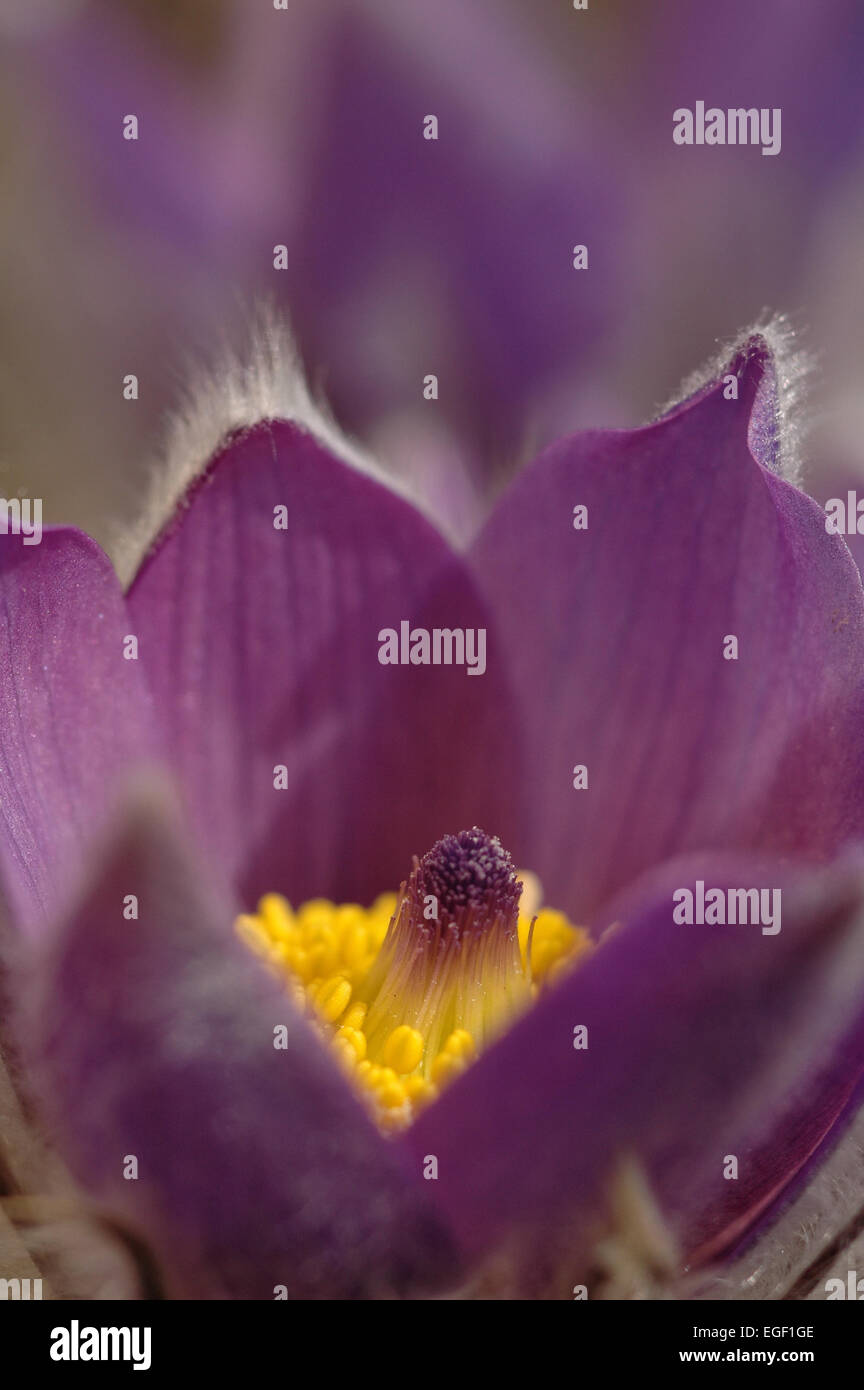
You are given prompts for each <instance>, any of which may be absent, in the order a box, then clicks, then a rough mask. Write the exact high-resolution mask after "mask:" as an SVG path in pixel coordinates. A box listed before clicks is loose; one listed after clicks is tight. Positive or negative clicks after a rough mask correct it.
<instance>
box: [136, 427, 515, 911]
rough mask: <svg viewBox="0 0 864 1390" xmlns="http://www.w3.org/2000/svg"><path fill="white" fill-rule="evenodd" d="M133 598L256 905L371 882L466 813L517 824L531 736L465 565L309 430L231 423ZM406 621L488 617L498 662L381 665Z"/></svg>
mask: <svg viewBox="0 0 864 1390" xmlns="http://www.w3.org/2000/svg"><path fill="white" fill-rule="evenodd" d="M282 506H284V507H285V508H287V523H286V524H287V529H284V530H277V529H275V528H274V509H275V508H277V507H282ZM129 604H130V608H131V611H132V613H133V614H134V618H135V623H136V627H137V630H138V631H139V633H140V636H141V649H142V654H143V656H144V659H145V660H146V662H147V672H148V675H149V676H150V678H151V681H152V683H153V687H154V690H155V693H156V698H157V705H158V708H159V711H160V715H161V717H162V719H163V721H164V724H165V726H166V728H167V730H168V738H169V743H170V747H171V750H172V753H173V755H174V757H175V759H176V765H177V770H178V773H179V775H180V776H181V778H182V779H183V781H184V783H185V786H186V789H187V792H188V798H189V803H190V807H191V811H192V815H193V820H194V824H195V827H196V829H197V831H198V832H199V835H200V837H201V841H202V843H203V844H206V845H207V846H208V847H209V850H210V852H211V853H212V854H213V856H214V858H215V860H216V862H217V863H218V864H219V866H220V867H223V868H224V869H225V870H227V872H228V873H229V874H230V875H231V877H232V880H233V882H234V883H235V885H239V891H240V893H241V895H242V897H243V900H244V901H245V902H246V903H247V904H251V903H252V902H254V901H255V900H256V898H257V897H258V896H259V895H260V894H261V893H263V892H265V891H269V890H273V889H278V890H281V891H284V892H286V893H287V894H288V895H289V896H291V897H292V898H293V900H294V901H300V900H302V899H304V898H309V897H314V896H316V895H317V894H324V895H325V896H327V897H330V898H335V899H341V900H343V901H349V900H357V901H360V902H364V901H371V900H372V899H373V898H375V897H376V896H377V895H378V894H379V893H380V892H382V891H383V890H384V889H387V888H390V887H395V886H396V885H398V883H399V882H400V881H401V879H402V878H403V877H404V875H405V873H406V872H407V871H408V869H409V868H410V864H411V857H412V855H414V854H422V853H423V852H424V851H425V850H426V849H427V848H428V847H429V846H430V845H431V844H432V843H433V842H434V841H435V840H436V839H437V838H439V837H440V836H441V835H442V834H444V833H446V832H447V831H449V830H452V828H453V826H454V825H456V826H461V825H472V824H474V823H475V822H477V823H479V824H487V823H488V824H491V825H493V826H494V827H495V830H496V831H498V832H499V833H500V834H501V835H506V834H508V832H509V830H510V828H511V824H510V822H511V819H512V816H513V814H514V811H515V806H516V798H515V796H514V794H513V792H514V786H515V776H516V771H517V749H516V745H515V739H514V736H513V732H512V727H511V723H510V718H509V714H508V710H509V705H508V700H507V697H506V692H505V690H504V687H503V680H502V663H501V659H500V652H499V650H498V648H497V646H496V643H495V639H494V635H493V633H492V631H491V623H490V622H489V619H488V616H487V614H486V611H485V608H484V606H483V605H482V603H480V602H479V601H478V599H477V597H476V595H475V593H474V588H473V584H472V581H471V579H470V578H469V576H468V573H467V571H466V569H465V567H464V566H463V564H462V562H461V561H460V560H459V559H458V558H457V557H455V556H454V555H453V554H452V552H451V551H450V550H449V549H448V547H447V546H446V545H445V543H444V542H443V541H442V539H441V538H440V536H439V535H438V534H437V533H436V532H435V531H434V530H433V529H432V527H431V526H430V525H429V523H428V522H426V521H425V520H424V519H423V518H422V517H421V516H420V515H419V513H418V512H417V511H416V510H415V509H414V508H412V507H411V506H410V505H409V504H408V503H407V502H404V501H403V500H402V499H401V498H399V497H397V496H396V495H395V494H394V493H392V492H391V491H389V490H388V489H387V488H386V487H383V486H381V485H380V484H379V483H377V482H375V481H373V480H372V479H370V478H369V477H366V476H363V475H362V474H360V473H359V472H357V471H356V470H355V469H354V468H352V467H350V466H349V465H347V464H344V463H342V462H340V461H339V460H337V459H336V458H334V457H332V456H331V455H329V454H328V453H327V452H326V451H325V449H324V448H323V447H322V446H321V445H320V444H318V443H317V442H316V441H315V440H314V439H313V438H312V437H311V436H310V435H307V434H304V433H303V432H301V431H300V430H299V429H297V428H296V427H294V426H292V425H289V424H287V423H285V422H284V421H283V422H280V421H276V422H271V423H268V424H262V425H261V426H259V427H258V428H256V429H254V430H252V431H249V432H247V433H246V434H245V435H237V436H235V437H234V438H233V439H232V440H231V441H229V443H228V444H227V445H226V447H225V448H224V450H223V451H222V453H221V454H220V455H219V457H218V458H217V459H216V460H215V462H214V463H213V464H212V466H211V468H210V469H209V470H208V473H207V474H206V475H205V477H204V478H203V479H202V480H201V482H200V483H199V484H198V485H197V486H195V487H193V489H192V491H191V492H190V494H189V498H188V505H187V506H186V507H185V508H184V509H182V510H181V512H180V514H179V518H178V519H177V520H176V522H175V524H174V526H173V528H171V529H170V530H169V532H168V534H167V535H166V537H165V538H163V540H162V541H161V542H160V543H159V545H158V546H157V548H156V550H155V553H154V554H153V555H152V556H151V557H150V558H149V559H147V560H145V562H144V564H143V566H142V568H141V571H140V573H139V575H138V578H137V579H136V581H135V583H134V585H133V587H132V589H131V592H130V595H129ZM402 620H408V621H410V622H411V624H412V626H417V627H425V628H432V627H434V626H446V627H450V628H453V627H469V628H470V627H487V626H488V628H489V635H488V650H487V663H488V668H487V670H486V673H485V675H483V676H480V677H471V676H469V675H468V674H467V671H466V668H465V667H464V666H462V667H459V666H404V667H402V666H399V667H395V666H382V665H381V664H380V663H379V660H378V653H379V639H378V634H379V631H380V630H382V629H384V628H394V629H396V630H397V631H398V629H399V626H400V622H401V621H402ZM277 766H281V767H285V768H286V769H287V778H288V786H287V788H286V789H278V790H277V789H276V788H274V768H276V767H277ZM502 818H503V820H504V821H505V822H506V823H505V824H502V823H501V822H502ZM499 827H500V830H499Z"/></svg>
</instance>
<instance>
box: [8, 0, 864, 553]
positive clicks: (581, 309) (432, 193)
mask: <svg viewBox="0 0 864 1390" xmlns="http://www.w3.org/2000/svg"><path fill="white" fill-rule="evenodd" d="M0 35H2V40H3V53H2V60H0V62H2V74H3V84H2V85H3V93H4V95H3V97H2V100H0V157H2V179H3V184H2V188H3V197H2V201H0V246H2V270H0V488H2V489H4V490H5V491H6V493H7V495H8V494H9V493H14V492H16V491H18V490H26V491H27V492H28V493H30V494H41V495H42V496H43V498H44V502H45V512H46V517H47V518H48V519H49V520H59V519H63V520H65V521H70V522H74V523H77V524H80V525H82V526H84V527H86V528H87V529H89V530H90V531H91V532H92V533H93V534H95V535H96V536H97V538H99V539H101V540H103V541H104V540H105V539H106V537H107V536H108V535H109V534H110V528H111V525H112V523H114V522H116V521H118V520H122V519H124V518H126V517H129V516H130V515H132V514H133V512H134V506H135V492H136V484H137V483H139V482H140V479H141V475H142V471H143V469H144V468H145V467H146V465H147V462H148V460H149V459H150V457H151V456H152V454H153V452H154V449H155V448H156V445H157V441H158V438H159V431H160V422H161V418H162V416H163V415H164V413H165V412H166V411H167V410H168V409H169V408H170V407H171V406H172V404H173V403H174V402H175V400H176V398H177V394H178V385H179V383H180V381H181V380H182V377H183V374H184V372H185V369H186V366H187V362H188V359H189V358H190V356H191V357H193V358H195V357H197V356H200V355H201V354H206V353H207V352H208V351H209V350H210V349H212V347H213V346H214V341H215V340H217V339H218V340H220V341H221V339H222V338H223V337H224V336H228V337H229V338H230V337H231V336H233V335H235V334H236V333H238V332H239V331H240V325H241V319H242V315H243V313H244V312H245V306H248V305H249V303H250V302H252V301H254V299H255V298H256V297H260V296H267V297H271V298H274V299H276V301H277V302H278V303H279V304H280V305H281V306H282V307H284V308H285V309H286V310H288V311H289V312H290V313H291V316H292V318H293V322H294V326H295V329H296V332H297V335H298V339H299V343H300V347H301V350H302V353H303V356H304V358H305V360H306V362H307V364H308V367H309V370H310V372H311V376H312V379H313V382H314V383H315V384H316V386H317V387H318V389H319V390H320V391H321V392H322V394H324V395H325V396H326V397H327V398H328V399H329V400H330V401H331V402H332V405H333V408H334V410H335V412H336V414H337V416H338V417H339V419H340V421H341V422H342V423H343V424H344V425H345V426H346V427H347V428H349V429H350V430H353V431H354V432H355V433H356V434H357V435H358V436H359V437H360V438H361V439H362V440H363V441H364V442H365V443H366V444H367V445H368V446H369V447H370V448H372V449H373V450H374V451H375V452H376V453H377V454H378V455H379V456H380V457H381V458H382V460H383V461H384V462H385V463H386V464H387V465H389V466H390V467H392V468H394V469H398V470H399V471H401V472H402V473H404V474H406V475H407V476H409V477H410V478H411V479H412V481H413V483H414V486H415V487H416V488H417V489H418V490H419V491H421V492H423V493H425V494H426V495H427V497H428V499H429V500H430V501H431V503H432V505H433V507H435V508H437V510H438V511H439V512H440V513H441V514H442V516H444V518H445V519H446V520H447V522H448V524H449V525H450V527H451V529H452V530H453V531H454V532H455V533H456V534H457V535H464V534H466V533H467V532H468V531H469V530H470V529H471V528H472V526H473V525H474V524H475V522H476V518H477V516H478V514H479V511H480V509H481V507H482V505H483V502H484V500H485V499H486V497H487V496H488V495H490V494H491V493H494V492H495V491H496V490H497V489H498V488H499V487H500V486H501V484H502V483H503V481H504V480H505V479H506V478H508V477H509V476H511V475H512V473H513V472H514V470H515V469H516V468H517V467H518V466H520V464H522V463H523V462H524V461H525V460H526V459H527V458H528V457H529V456H530V455H532V454H533V453H535V452H536V451H537V449H538V448H539V447H540V446H541V445H543V444H544V443H546V442H548V440H549V439H550V438H553V437H554V436H555V435H557V434H560V433H563V432H565V431H569V430H572V429H575V428H584V427H586V426H589V425H594V426H608V425H625V424H634V423H637V422H639V421H641V420H643V419H644V418H646V417H647V416H649V415H650V414H651V413H652V412H653V411H654V409H655V408H656V407H657V406H658V405H659V404H660V403H661V402H662V401H663V400H664V399H665V398H666V397H668V395H669V393H670V391H671V390H672V389H673V387H674V386H675V384H676V383H677V381H678V379H680V377H681V376H682V375H683V374H684V373H685V372H686V371H688V370H689V369H690V367H691V366H692V364H693V362H694V361H698V360H699V359H700V358H703V357H706V356H708V355H709V354H710V353H711V352H712V350H713V348H714V344H715V341H716V340H717V339H718V338H726V337H729V336H732V335H734V334H735V333H736V332H737V330H738V329H740V328H741V326H742V325H744V324H746V323H749V322H752V321H753V320H754V319H755V318H757V317H758V316H759V314H760V312H761V311H762V310H763V309H764V308H769V309H779V310H783V311H788V312H790V313H791V314H792V316H793V320H794V321H795V322H796V323H797V324H798V325H799V326H800V327H801V328H803V329H805V330H806V333H807V338H808V340H809V342H810V343H811V344H812V346H813V347H814V348H816V349H818V351H819V354H820V357H821V359H822V373H821V376H820V377H819V378H818V379H817V384H816V388H815V396H814V399H815V405H816V408H817V412H818V416H819V418H820V421H821V436H820V440H819V447H818V448H816V449H815V450H814V451H813V456H814V457H816V458H819V459H820V460H822V462H823V464H826V465H828V466H830V467H831V468H832V469H833V468H834V467H837V468H842V469H843V470H845V471H849V470H851V471H852V472H853V474H854V473H855V471H856V470H861V471H862V472H864V445H862V442H861V441H862V438H864V430H862V426H864V420H862V418H861V417H862V411H864V406H862V396H861V391H860V382H861V378H862V370H864V335H862V334H861V332H860V322H861V314H862V309H864V303H862V300H864V256H862V254H861V247H860V243H861V234H862V233H864V180H862V177H861V176H862V169H864V140H862V135H864V112H862V110H861V104H860V99H859V93H860V69H861V64H862V61H864V11H862V9H861V7H860V5H859V4H858V3H857V0H825V3H822V4H820V5H819V6H816V5H801V4H799V3H796V0H763V3H762V4H761V5H760V6H759V9H758V15H757V14H754V10H753V7H752V5H751V4H750V3H749V0H727V3H725V4H724V5H723V6H707V5H703V6H698V7H696V6H693V5H692V4H690V3H689V2H688V0H655V3H652V4H650V5H644V4H642V5H636V4H633V3H630V4H628V3H626V0H604V3H603V4H597V5H592V6H591V7H590V8H589V9H588V10H587V11H584V12H583V11H580V12H576V11H574V10H573V9H572V8H571V7H570V6H569V5H567V4H565V3H564V0H561V3H558V4H555V5H537V4H536V3H529V0H494V3H493V2H492V0H472V3H471V4H470V5H465V4H464V3H462V0H439V3H438V4H437V5H435V6H430V5H428V4H426V3H425V2H424V0H290V4H289V7H288V9H287V10H284V11H283V10H276V9H274V7H273V5H272V4H271V3H270V0H255V3H254V4H250V3H248V0H244V2H243V3H241V0H31V2H30V3H29V4H28V5H27V6H26V7H22V6H21V5H20V4H19V3H18V0H0ZM700 99H701V100H705V101H706V103H707V104H709V105H711V104H716V105H720V106H726V105H735V106H756V107H774V106H779V107H781V108H782V113H783V124H782V136H783V142H782V152H781V154H780V155H779V157H777V158H764V157H762V155H761V153H760V152H759V150H758V148H752V147H751V148H744V149H742V148H723V147H720V148H705V147H701V148H700V147H692V148H682V147H679V146H676V145H674V144H673V141H672V138H671V131H672V112H673V110H674V109H675V108H676V107H677V106H680V105H688V106H693V104H694V103H695V102H696V101H697V100H700ZM127 114H135V115H137V117H138V119H139V122H140V138H139V139H138V141H137V142H133V141H128V140H124V139H123V135H122V123H123V117H124V116H125V115H127ZM427 114H435V115H437V117H438V119H439V123H440V130H439V139H438V141H437V142H432V141H425V140H424V139H423V137H422V126H423V118H424V117H425V116H426V115H427ZM577 243H581V244H585V245H586V246H587V247H588V251H589V268H588V270H587V271H575V270H574V269H573V266H572V248H573V246H574V245H575V244H577ZM275 245H285V246H286V247H287V253H288V254H287V267H286V269H285V270H281V271H280V270H275V269H274V266H273V248H274V246H275ZM127 373H135V374H136V375H137V376H138V377H139V381H140V398H139V400H137V401H134V402H133V401H125V400H124V399H123V394H122V381H123V377H124V376H125V375H126V374H127ZM428 373H435V374H436V375H437V376H438V378H439V383H440V399H439V400H438V401H437V403H435V404H433V403H431V402H429V401H425V400H424V399H423V394H422V383H423V378H424V376H426V375H427V374H428ZM811 482H812V479H811ZM813 485H814V487H815V486H818V484H816V483H814V484H813Z"/></svg>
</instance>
